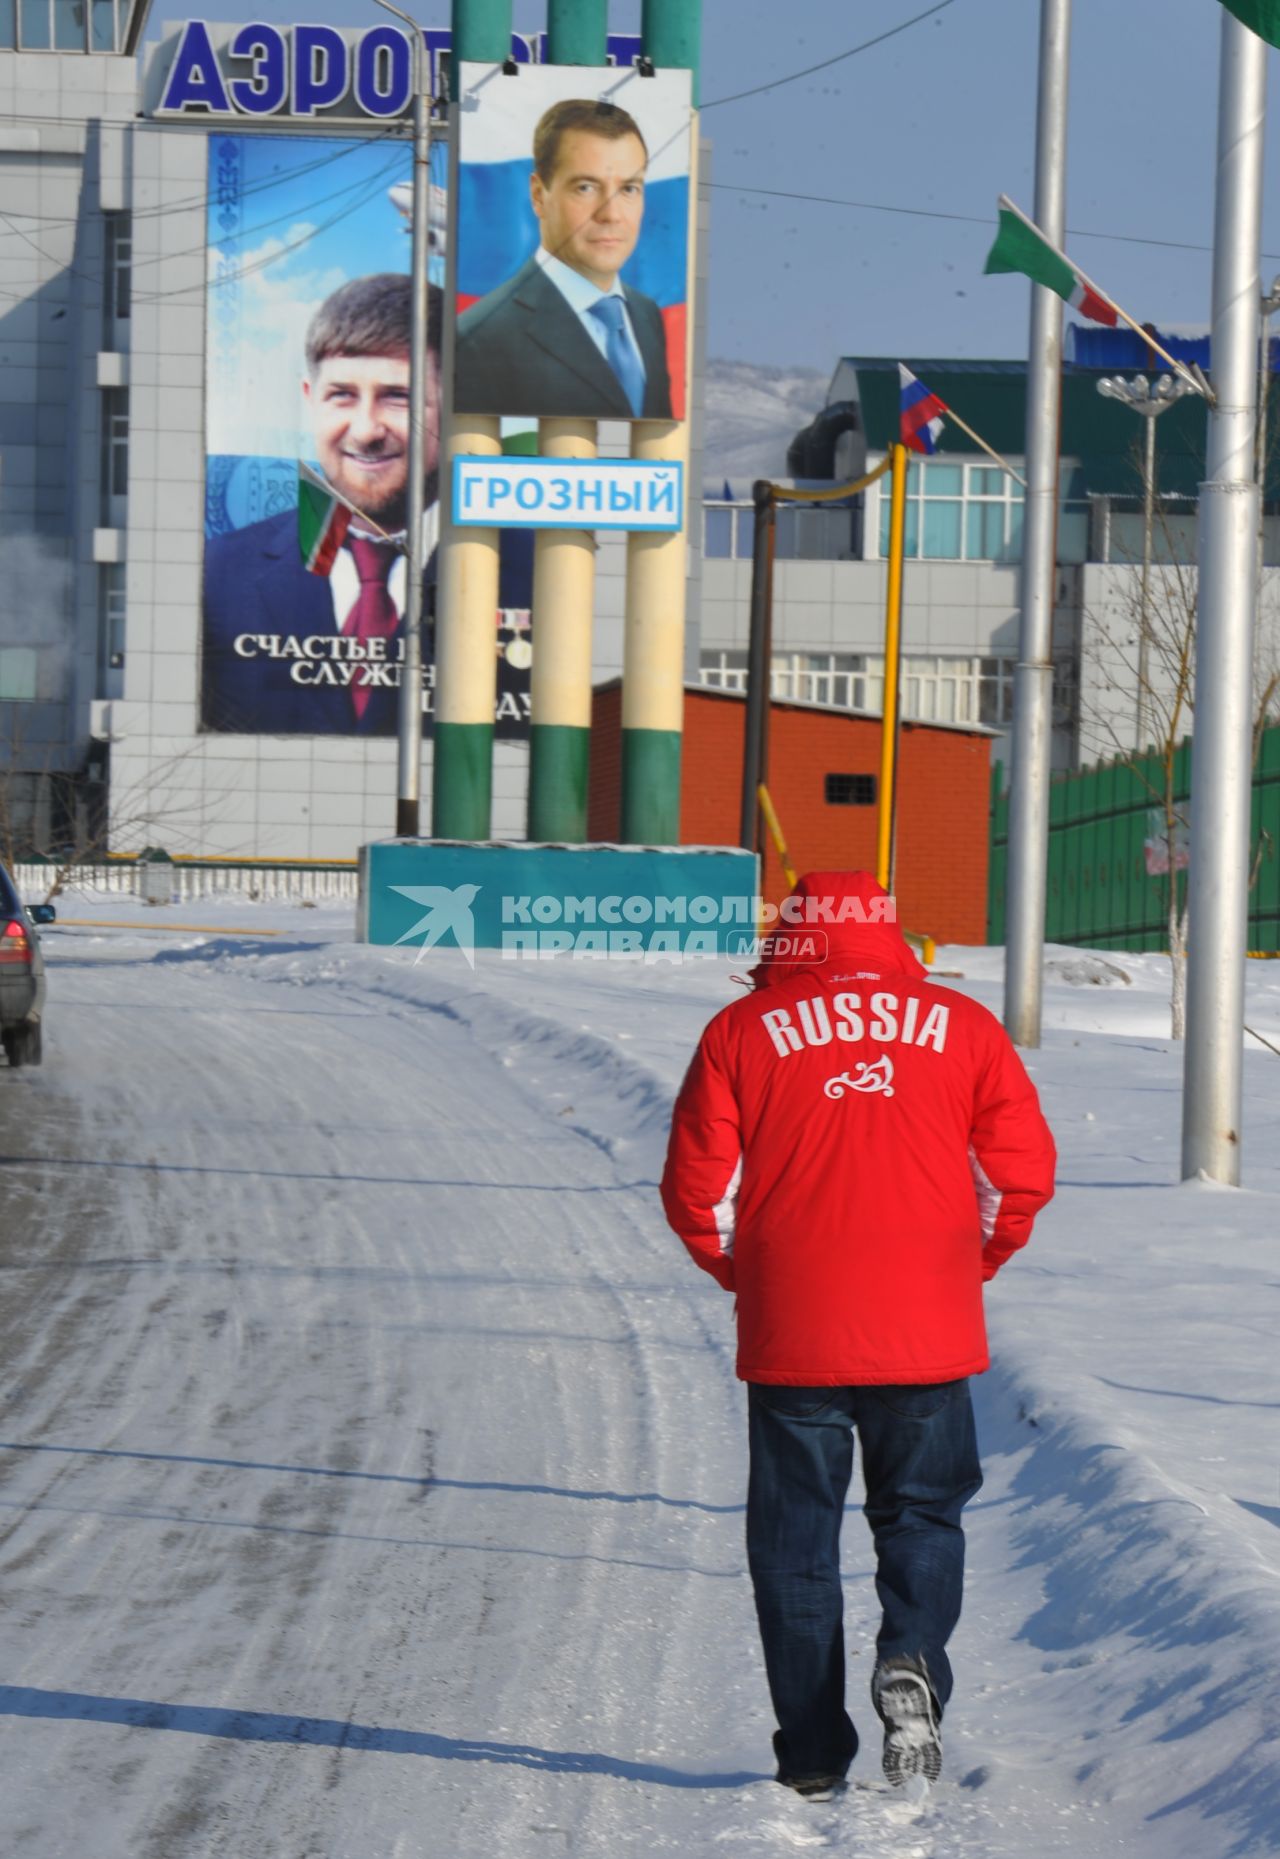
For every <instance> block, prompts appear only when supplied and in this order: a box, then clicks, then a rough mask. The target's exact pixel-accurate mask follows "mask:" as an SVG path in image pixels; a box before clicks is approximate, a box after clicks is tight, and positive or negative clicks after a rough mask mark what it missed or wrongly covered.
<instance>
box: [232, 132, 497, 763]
mask: <svg viewBox="0 0 1280 1859" xmlns="http://www.w3.org/2000/svg"><path fill="white" fill-rule="evenodd" d="M439 159H440V164H441V165H440V169H439V179H440V182H441V185H440V186H439V187H436V188H434V189H433V193H434V194H435V198H434V199H433V213H432V220H433V226H434V228H435V229H436V231H435V234H434V238H433V244H434V246H435V249H434V250H433V255H432V261H431V275H432V284H433V288H432V292H431V317H430V347H431V367H430V373H431V376H432V379H431V382H430V384H429V389H428V393H427V396H426V402H427V404H426V407H425V409H424V419H425V425H424V430H425V435H426V445H425V454H426V456H425V468H426V482H425V485H424V506H425V513H424V519H423V520H424V529H425V535H424V543H425V551H424V552H425V557H426V564H427V566H426V574H425V581H424V590H423V592H424V598H423V611H424V615H425V616H426V622H427V625H426V635H425V639H424V654H423V656H424V661H425V666H424V674H423V709H424V721H425V722H426V724H427V726H428V727H429V726H430V721H431V705H432V693H433V688H434V682H435V679H434V664H433V662H432V659H433V651H432V643H433V641H432V628H431V616H432V614H433V611H434V592H435V576H436V542H437V536H438V529H439V514H438V501H437V482H438V451H439V439H438V435H439V418H438V409H439V406H440V397H441V396H440V378H439V356H440V338H441V311H442V304H443V225H444V213H443V185H442V183H443V151H441V154H440V158H439ZM410 193H411V156H410V152H409V151H408V150H407V149H405V148H404V147H403V146H402V145H399V144H392V145H390V146H388V144H387V143H386V142H381V141H379V142H374V141H369V140H366V139H350V138H345V139H342V140H336V139H335V140H330V139H324V140H320V139H316V138H312V137H307V138H301V137H294V136H259V135H213V136H210V138H209V237H208V245H209V282H208V289H207V308H206V327H207V344H206V354H207V364H206V379H207V387H206V415H205V418H206V453H207V458H206V496H205V549H204V613H203V633H202V666H201V717H202V722H203V725H204V727H205V728H206V729H210V730H221V731H228V732H233V733H238V734H255V735H256V734H264V735H282V734H289V735H360V736H370V735H372V736H388V735H393V734H394V733H395V730H396V726H397V713H398V708H399V684H400V665H401V661H402V657H403V650H404V646H403V631H404V610H405V600H406V568H407V563H406V557H405V542H406V539H407V521H408V506H409V501H410V494H409V493H410V487H409V482H408V440H409V421H410V417H411V413H412V409H411V405H410V398H409V346H410V321H411V313H412V307H411V288H410V279H409V271H408V266H409V255H410V241H409V237H408V231H409V218H408V214H409V207H410ZM300 465H305V466H306V467H307V468H308V470H309V471H310V472H311V473H312V474H313V475H312V479H311V482H312V485H313V488H314V486H315V484H316V483H317V482H318V483H319V485H320V486H322V487H326V488H327V490H328V491H329V492H330V493H331V494H332V502H333V506H334V508H335V509H338V510H340V511H341V513H342V516H343V523H344V524H345V531H344V533H343V535H342V541H341V545H340V546H337V547H336V548H333V549H317V548H315V547H314V546H310V547H309V546H308V544H309V542H311V541H312V540H313V538H311V537H310V536H309V535H308V531H307V513H304V516H303V520H302V522H301V524H300V520H299V510H298V484H299V470H300ZM313 501H314V500H313ZM311 514H312V515H313V514H314V512H312V513H311ZM304 556H305V557H309V558H310V561H311V566H310V567H308V565H307V560H306V559H304ZM503 565H504V575H503V583H504V585H503V587H502V589H501V591H500V595H499V599H500V603H501V609H502V610H501V611H500V612H499V613H498V614H496V615H495V629H494V649H495V652H496V653H497V655H498V664H499V702H498V713H497V718H496V722H497V728H498V733H499V734H500V735H507V736H510V735H523V734H525V733H527V729H528V711H529V703H528V688H529V663H530V657H531V652H530V645H529V633H528V624H529V616H528V607H529V594H530V588H529V583H530V579H531V552H530V548H529V544H528V542H527V540H524V539H520V538H511V539H504V563H503Z"/></svg>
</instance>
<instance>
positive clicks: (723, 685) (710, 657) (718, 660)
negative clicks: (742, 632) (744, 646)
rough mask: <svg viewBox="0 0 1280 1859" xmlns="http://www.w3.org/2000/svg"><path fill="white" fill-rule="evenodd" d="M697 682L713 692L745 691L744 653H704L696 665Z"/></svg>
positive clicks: (745, 664)
mask: <svg viewBox="0 0 1280 1859" xmlns="http://www.w3.org/2000/svg"><path fill="white" fill-rule="evenodd" d="M698 680H699V682H700V683H702V684H706V685H708V686H710V688H711V689H712V690H715V691H745V690H746V688H747V655H746V653H745V652H704V653H703V654H702V657H701V659H700V661H699V664H698Z"/></svg>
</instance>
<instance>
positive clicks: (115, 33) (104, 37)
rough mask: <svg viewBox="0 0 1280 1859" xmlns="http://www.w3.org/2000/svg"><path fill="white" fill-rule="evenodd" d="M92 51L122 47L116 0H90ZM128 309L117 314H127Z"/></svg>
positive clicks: (110, 50) (115, 49)
mask: <svg viewBox="0 0 1280 1859" xmlns="http://www.w3.org/2000/svg"><path fill="white" fill-rule="evenodd" d="M89 22H90V45H89V50H90V51H91V52H114V51H118V50H119V49H120V40H119V24H118V21H117V18H116V5H115V0H89ZM128 314H129V312H128V311H127V310H123V311H117V315H123V316H127V315H128Z"/></svg>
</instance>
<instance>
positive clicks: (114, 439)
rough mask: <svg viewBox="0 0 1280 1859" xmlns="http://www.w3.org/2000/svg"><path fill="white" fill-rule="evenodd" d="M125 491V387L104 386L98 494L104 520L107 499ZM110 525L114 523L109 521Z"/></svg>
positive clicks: (108, 507)
mask: <svg viewBox="0 0 1280 1859" xmlns="http://www.w3.org/2000/svg"><path fill="white" fill-rule="evenodd" d="M128 492H129V390H128V388H127V387H108V388H106V389H104V391H103V395H102V495H103V499H104V511H105V515H106V520H107V522H108V523H109V524H110V522H111V514H112V512H111V501H110V500H112V499H113V498H117V497H126V496H127V495H128ZM113 527H114V525H113Z"/></svg>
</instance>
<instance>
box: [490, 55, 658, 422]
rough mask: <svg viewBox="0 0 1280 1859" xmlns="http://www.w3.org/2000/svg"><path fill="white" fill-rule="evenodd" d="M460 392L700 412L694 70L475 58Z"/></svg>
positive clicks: (540, 407) (637, 415)
mask: <svg viewBox="0 0 1280 1859" xmlns="http://www.w3.org/2000/svg"><path fill="white" fill-rule="evenodd" d="M459 96H460V101H461V109H460V122H461V129H460V136H459V147H458V159H459V180H458V233H457V242H458V252H457V273H456V275H457V312H458V325H457V337H456V345H455V364H454V382H453V385H454V408H455V411H456V412H458V413H462V414H467V413H473V414H505V415H511V416H520V417H525V418H556V417H559V418H575V419H619V420H632V419H655V420H670V419H676V420H680V419H683V418H684V417H685V409H686V399H687V382H686V378H685V375H686V360H685V358H686V329H687V303H688V295H689V291H688V249H689V204H690V145H691V123H692V107H691V79H690V75H689V73H688V72H687V71H661V72H658V73H657V74H656V75H654V76H651V77H642V76H641V75H640V73H639V71H638V70H637V69H636V68H635V67H631V68H630V69H625V70H623V69H614V68H609V67H601V68H599V69H595V68H592V67H582V66H573V65H533V66H521V67H519V68H518V71H517V74H516V75H514V76H513V75H511V74H510V73H507V72H504V71H503V69H502V67H501V66H494V65H476V64H463V65H462V66H461V70H460V84H459Z"/></svg>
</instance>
